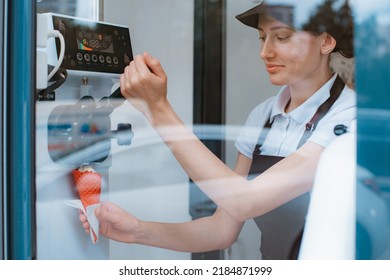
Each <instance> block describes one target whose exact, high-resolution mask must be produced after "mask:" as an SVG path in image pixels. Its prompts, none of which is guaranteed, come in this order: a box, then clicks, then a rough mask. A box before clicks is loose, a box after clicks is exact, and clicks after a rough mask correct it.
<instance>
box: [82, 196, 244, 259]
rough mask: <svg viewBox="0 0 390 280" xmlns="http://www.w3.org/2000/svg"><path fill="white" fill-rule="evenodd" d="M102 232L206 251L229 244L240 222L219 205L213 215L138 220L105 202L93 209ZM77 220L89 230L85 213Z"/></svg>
mask: <svg viewBox="0 0 390 280" xmlns="http://www.w3.org/2000/svg"><path fill="white" fill-rule="evenodd" d="M95 214H96V217H97V218H98V219H99V222H100V229H99V232H100V234H102V235H103V236H105V237H107V238H110V239H113V240H116V241H119V242H125V243H131V244H142V245H148V246H153V247H159V248H165V249H170V250H175V251H182V252H205V251H211V250H218V249H225V248H228V247H229V246H230V245H231V244H233V242H234V241H235V240H236V239H237V236H238V234H239V233H240V231H241V228H242V225H243V224H242V223H237V222H236V221H235V220H233V219H232V218H231V217H230V216H229V215H227V214H226V213H224V211H223V210H222V209H217V211H216V212H215V213H214V215H212V216H210V217H205V218H200V219H197V220H194V221H190V222H186V223H160V222H149V221H140V220H138V219H137V218H135V217H134V216H132V215H131V214H129V213H127V212H126V211H125V210H123V209H122V208H120V207H119V206H117V205H115V204H113V203H110V202H106V203H103V204H102V205H101V206H100V207H99V208H97V209H96V211H95ZM80 220H81V222H82V223H83V226H84V228H85V230H86V232H87V233H88V234H89V230H90V226H89V223H88V222H87V220H86V216H85V215H84V214H80Z"/></svg>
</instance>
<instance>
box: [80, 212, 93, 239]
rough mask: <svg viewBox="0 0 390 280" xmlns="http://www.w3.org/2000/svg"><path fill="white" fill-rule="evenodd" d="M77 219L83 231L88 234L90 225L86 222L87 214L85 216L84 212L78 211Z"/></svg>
mask: <svg viewBox="0 0 390 280" xmlns="http://www.w3.org/2000/svg"><path fill="white" fill-rule="evenodd" d="M79 220H80V222H81V223H82V226H83V228H84V230H85V232H86V233H88V234H89V232H90V230H91V226H90V225H89V223H88V220H87V216H85V215H84V213H83V212H81V211H80V215H79Z"/></svg>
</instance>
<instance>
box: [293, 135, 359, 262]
mask: <svg viewBox="0 0 390 280" xmlns="http://www.w3.org/2000/svg"><path fill="white" fill-rule="evenodd" d="M355 228H356V137H355V134H354V133H346V134H343V135H341V136H340V137H339V138H337V139H336V140H335V141H334V142H332V143H331V144H330V145H329V146H328V148H327V149H326V150H325V151H324V152H323V154H322V156H321V159H320V162H319V165H318V169H317V173H316V178H315V182H314V185H313V190H312V193H311V199H310V205H309V210H308V214H307V221H306V225H305V231H304V235H303V239H302V244H301V250H300V253H299V259H329V260H343V259H347V260H352V259H355Z"/></svg>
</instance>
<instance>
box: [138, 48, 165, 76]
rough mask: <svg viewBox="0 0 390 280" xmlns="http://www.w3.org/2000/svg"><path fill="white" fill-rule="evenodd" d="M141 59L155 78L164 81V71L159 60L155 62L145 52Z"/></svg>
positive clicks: (154, 59)
mask: <svg viewBox="0 0 390 280" xmlns="http://www.w3.org/2000/svg"><path fill="white" fill-rule="evenodd" d="M143 57H144V61H145V63H146V65H147V66H148V69H149V70H151V71H152V72H153V73H154V74H155V75H156V76H157V77H159V78H162V79H166V74H165V71H164V69H163V68H162V66H161V63H160V61H159V60H157V59H156V58H154V57H153V56H151V55H150V54H149V53H147V52H145V53H144V55H143Z"/></svg>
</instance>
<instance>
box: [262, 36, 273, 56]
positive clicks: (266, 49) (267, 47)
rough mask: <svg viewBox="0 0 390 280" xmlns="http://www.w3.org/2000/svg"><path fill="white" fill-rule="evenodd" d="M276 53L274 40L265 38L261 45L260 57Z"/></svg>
mask: <svg viewBox="0 0 390 280" xmlns="http://www.w3.org/2000/svg"><path fill="white" fill-rule="evenodd" d="M273 55H274V48H273V46H272V42H271V41H270V40H268V38H267V39H265V40H264V41H263V42H262V44H261V47H260V57H261V58H262V59H267V58H270V57H272V56H273Z"/></svg>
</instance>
